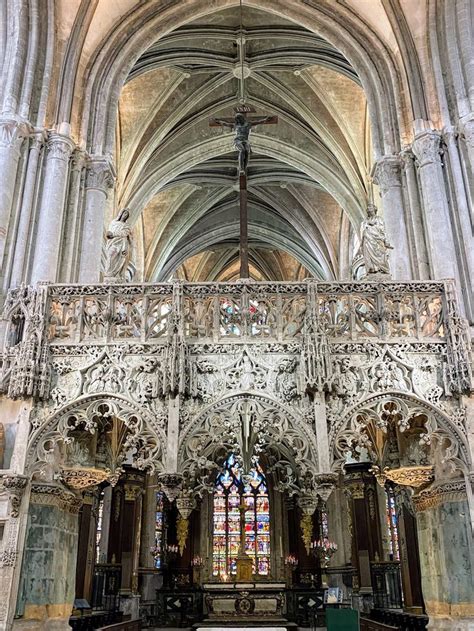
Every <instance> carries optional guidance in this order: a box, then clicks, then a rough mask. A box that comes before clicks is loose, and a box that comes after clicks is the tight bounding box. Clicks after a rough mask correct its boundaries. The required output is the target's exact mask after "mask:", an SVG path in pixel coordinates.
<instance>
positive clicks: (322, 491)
mask: <svg viewBox="0 0 474 631" xmlns="http://www.w3.org/2000/svg"><path fill="white" fill-rule="evenodd" d="M337 478H338V475H337V473H331V472H328V473H318V474H316V475H315V476H314V482H315V484H316V493H317V494H318V496H319V497H320V498H321V500H322V501H323V502H324V503H326V502H327V501H328V499H329V497H330V495H331V493H332V492H333V491H334V489H335V488H336V482H337Z"/></svg>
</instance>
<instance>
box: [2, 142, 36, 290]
mask: <svg viewBox="0 0 474 631" xmlns="http://www.w3.org/2000/svg"><path fill="white" fill-rule="evenodd" d="M42 146H43V139H42V138H38V137H37V138H36V139H35V140H34V142H33V144H32V145H31V147H30V153H29V158H28V169H27V172H26V179H25V187H24V189H23V199H22V203H21V210H20V220H19V223H18V232H17V237H16V243H15V254H14V258H13V266H12V274H11V279H10V285H11V286H12V287H17V286H18V285H19V284H20V283H21V282H22V281H24V280H25V279H26V275H27V272H28V270H27V269H26V267H27V265H26V263H27V252H28V246H29V242H30V237H31V227H32V215H33V207H34V201H35V196H36V193H37V183H38V163H39V159H40V154H41V148H42Z"/></svg>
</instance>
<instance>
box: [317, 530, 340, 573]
mask: <svg viewBox="0 0 474 631" xmlns="http://www.w3.org/2000/svg"><path fill="white" fill-rule="evenodd" d="M311 550H312V551H313V554H314V555H315V556H316V557H317V558H318V559H319V561H320V563H321V567H322V568H325V567H327V566H328V563H329V561H330V560H331V557H332V555H333V554H334V553H335V552H337V543H334V542H333V541H330V540H329V539H328V538H327V537H324V538H323V539H316V540H315V541H312V542H311Z"/></svg>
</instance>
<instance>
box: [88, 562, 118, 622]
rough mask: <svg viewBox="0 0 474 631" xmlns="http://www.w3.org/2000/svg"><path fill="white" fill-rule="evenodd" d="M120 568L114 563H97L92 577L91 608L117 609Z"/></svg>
mask: <svg viewBox="0 0 474 631" xmlns="http://www.w3.org/2000/svg"><path fill="white" fill-rule="evenodd" d="M121 576H122V568H121V566H120V565H114V564H97V565H95V566H94V574H93V578H92V598H91V606H92V609H99V610H103V611H117V610H118V608H119V604H120V595H119V590H120V584H121Z"/></svg>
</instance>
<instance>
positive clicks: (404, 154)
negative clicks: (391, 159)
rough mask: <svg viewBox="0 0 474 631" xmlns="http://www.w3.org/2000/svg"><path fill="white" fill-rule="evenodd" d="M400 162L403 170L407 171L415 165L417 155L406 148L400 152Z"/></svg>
mask: <svg viewBox="0 0 474 631" xmlns="http://www.w3.org/2000/svg"><path fill="white" fill-rule="evenodd" d="M400 160H401V161H402V164H403V168H404V169H405V171H407V170H408V169H411V168H412V167H413V166H414V164H415V154H414V153H413V151H412V150H411V149H410V148H409V147H406V148H405V149H403V151H400Z"/></svg>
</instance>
